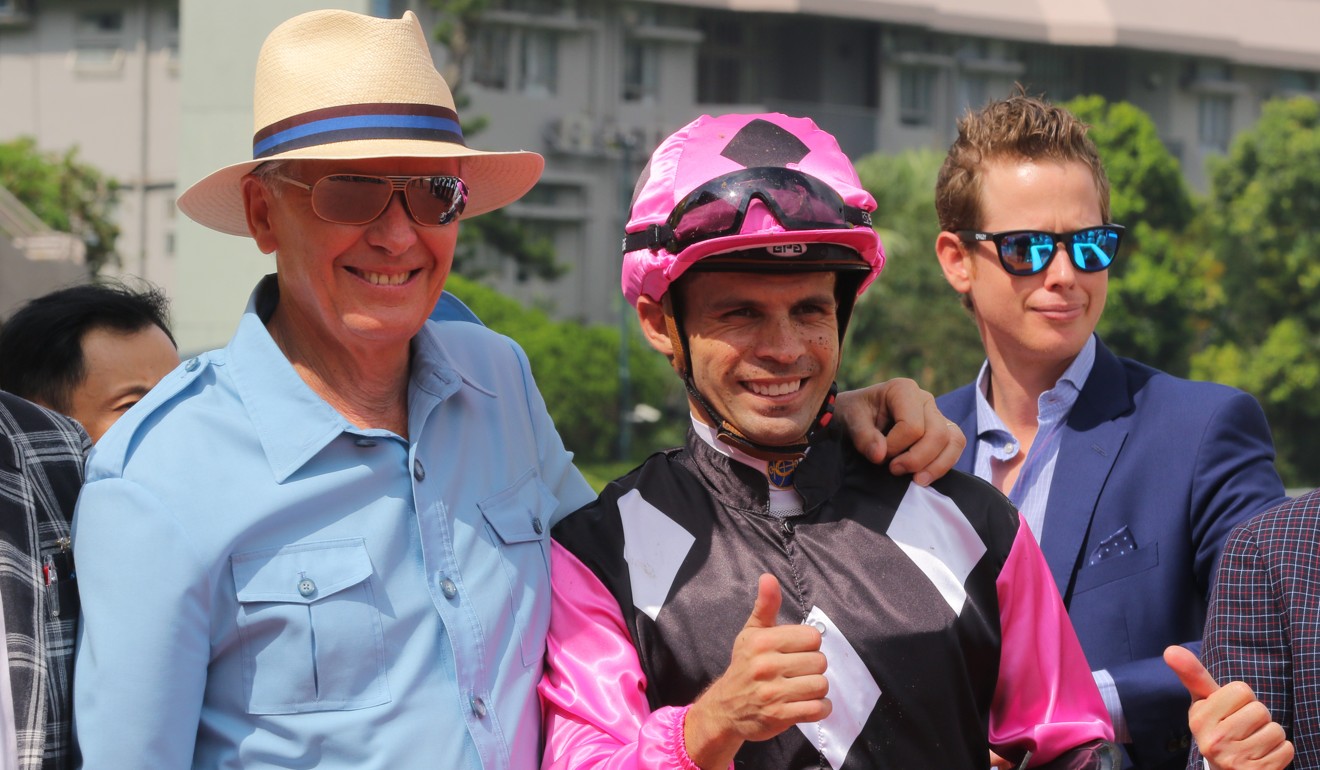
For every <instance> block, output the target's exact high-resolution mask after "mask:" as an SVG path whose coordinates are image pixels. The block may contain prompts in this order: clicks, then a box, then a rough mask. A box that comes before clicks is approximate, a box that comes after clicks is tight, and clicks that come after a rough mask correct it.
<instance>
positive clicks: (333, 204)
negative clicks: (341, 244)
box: [312, 174, 394, 225]
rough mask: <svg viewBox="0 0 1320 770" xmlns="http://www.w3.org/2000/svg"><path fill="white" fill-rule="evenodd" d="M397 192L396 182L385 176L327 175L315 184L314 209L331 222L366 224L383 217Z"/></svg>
mask: <svg viewBox="0 0 1320 770" xmlns="http://www.w3.org/2000/svg"><path fill="white" fill-rule="evenodd" d="M393 194H394V187H393V185H391V184H390V180H388V179H385V178H383V177H378V176H356V175H350V174H338V175H335V176H327V177H324V178H323V179H321V180H320V181H319V182H317V183H316V184H315V185H314V186H313V187H312V209H313V210H314V211H315V212H316V214H317V216H319V217H321V218H322V219H324V220H326V221H328V222H338V223H340V224H344V225H362V224H366V223H367V222H370V221H371V220H373V219H375V218H376V217H378V216H380V213H381V212H382V211H384V210H385V206H387V205H388V204H389V202H390V196H391V195H393Z"/></svg>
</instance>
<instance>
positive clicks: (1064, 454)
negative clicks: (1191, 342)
mask: <svg viewBox="0 0 1320 770" xmlns="http://www.w3.org/2000/svg"><path fill="white" fill-rule="evenodd" d="M936 209H937V213H938V215H939V220H940V227H941V229H942V231H943V232H941V233H940V234H939V236H938V237H937V239H936V242H935V252H936V256H937V257H938V259H939V262H940V266H941V267H942V268H943V271H944V276H945V278H946V279H947V280H948V282H949V284H950V286H952V287H953V289H954V290H955V291H957V292H958V293H959V294H960V295H962V298H963V300H964V305H965V307H967V308H968V309H969V310H970V313H971V316H972V318H973V320H974V321H975V323H976V326H977V329H978V330H979V331H980V335H981V341H982V343H983V345H984V347H985V354H986V361H985V364H984V365H983V366H982V368H981V372H980V374H979V375H978V376H977V378H976V380H975V381H974V382H972V383H970V384H968V385H966V386H965V387H962V388H959V389H958V390H955V391H953V392H952V393H948V394H945V395H944V396H941V397H940V399H939V405H940V409H941V410H942V411H943V412H944V413H945V414H946V415H948V416H949V417H950V419H953V420H955V421H957V422H958V423H959V425H960V426H961V427H962V430H963V432H964V433H966V435H967V437H968V441H969V442H970V443H969V445H968V448H967V451H966V452H964V453H963V456H962V457H961V458H960V459H959V461H958V465H957V467H958V469H959V470H963V471H968V472H972V473H975V474H976V475H977V476H980V477H981V478H983V479H986V480H987V481H990V482H991V483H992V484H994V485H995V486H996V487H997V488H998V489H999V490H1000V491H1002V492H1003V493H1004V494H1006V495H1008V497H1009V499H1010V500H1012V501H1013V502H1014V503H1015V504H1016V505H1017V506H1018V508H1019V509H1020V510H1021V511H1022V513H1023V516H1024V517H1025V518H1026V520H1027V522H1028V524H1029V525H1030V527H1031V530H1032V531H1033V532H1034V533H1036V535H1037V537H1038V538H1039V541H1040V547H1041V550H1042V551H1043V552H1044V553H1045V559H1046V560H1047V561H1048V562H1049V565H1050V570H1051V572H1052V574H1053V577H1054V580H1055V583H1056V584H1057V586H1058V590H1059V593H1060V594H1061V595H1062V596H1063V601H1064V604H1065V605H1066V606H1067V607H1068V613H1069V615H1070V616H1071V618H1072V621H1073V626H1074V627H1075V628H1076V629H1077V635H1078V637H1079V638H1080V639H1081V643H1082V649H1083V650H1085V651H1086V657H1087V659H1088V660H1089V662H1090V665H1091V667H1092V669H1093V673H1094V676H1095V680H1096V682H1097V684H1099V686H1100V692H1101V694H1102V695H1103V696H1104V698H1105V703H1106V705H1107V706H1108V708H1109V713H1110V716H1111V717H1112V719H1113V723H1114V731H1115V734H1116V736H1117V737H1118V739H1119V740H1120V741H1121V742H1123V743H1124V744H1125V748H1126V750H1127V753H1128V757H1129V761H1130V763H1131V764H1132V765H1133V766H1135V767H1139V768H1144V769H1145V770H1156V769H1157V768H1174V767H1181V766H1182V765H1183V763H1184V761H1185V760H1186V756H1187V748H1188V742H1189V733H1188V728H1187V706H1188V698H1187V692H1186V691H1185V690H1184V689H1183V687H1182V685H1181V684H1180V683H1179V681H1178V679H1177V677H1176V676H1174V674H1173V672H1171V671H1169V670H1168V668H1167V667H1166V666H1165V665H1164V662H1163V661H1162V659H1161V654H1162V653H1163V651H1164V648H1165V647H1167V646H1168V645H1170V644H1186V645H1188V646H1190V647H1191V648H1193V649H1195V648H1196V647H1197V645H1198V644H1199V640H1200V638H1201V629H1202V626H1203V625H1204V623H1205V611H1206V601H1207V599H1208V598H1209V595H1210V588H1211V585H1212V584H1213V581H1214V574H1215V565H1216V563H1217V562H1218V560H1219V553H1220V550H1221V549H1222V546H1223V543H1224V540H1225V538H1226V537H1227V536H1228V533H1229V531H1230V530H1232V528H1233V526H1234V525H1236V524H1237V523H1239V522H1241V521H1243V520H1244V519H1246V518H1247V517H1249V516H1251V515H1253V514H1255V513H1259V512H1260V511H1262V510H1264V509H1266V508H1268V507H1270V506H1271V505H1273V504H1275V503H1277V502H1278V501H1280V500H1282V499H1283V497H1284V492H1283V484H1282V482H1281V481H1280V480H1279V476H1278V473H1277V472H1276V471H1275V469H1274V446H1273V442H1272V440H1271V437H1270V430H1269V426H1268V425H1267V424H1266V421H1265V415H1264V413H1263V412H1262V410H1261V408H1260V405H1259V404H1258V403H1257V402H1256V400H1255V399H1254V398H1252V397H1251V396H1250V395H1248V394H1246V393H1243V392H1242V391H1240V390H1236V389H1234V388H1229V387H1225V386H1223V385H1217V384H1212V383H1205V382H1189V381H1187V380H1182V379H1179V378H1177V377H1172V376H1170V375H1168V374H1165V373H1164V372H1161V371H1159V370H1157V369H1153V368H1151V367H1149V366H1146V365H1144V364H1142V363H1139V362H1137V361H1132V360H1129V359H1125V358H1119V357H1118V356H1116V355H1114V354H1113V353H1112V352H1110V350H1109V349H1108V348H1107V347H1105V345H1104V343H1103V342H1101V341H1100V339H1099V338H1098V337H1097V336H1096V334H1095V328H1096V324H1097V322H1098V321H1099V320H1100V316H1101V313H1102V312H1103V311H1104V307H1105V298H1106V292H1107V289H1108V281H1109V273H1108V269H1109V267H1110V265H1111V264H1112V263H1113V261H1114V260H1115V259H1118V258H1121V254H1120V252H1119V244H1120V243H1121V242H1122V239H1123V228H1122V227H1121V226H1119V225H1116V224H1114V223H1113V222H1111V221H1110V214H1109V182H1108V180H1107V178H1106V177H1105V172H1104V168H1103V165H1102V164H1101V161H1100V158H1099V156H1098V154H1097V152H1096V148H1095V145H1094V143H1093V142H1092V140H1091V138H1090V137H1089V136H1088V135H1087V126H1086V125H1085V124H1083V123H1082V122H1081V121H1079V120H1078V119H1077V118H1076V117H1075V116H1074V115H1072V114H1071V113H1069V112H1068V111H1067V110H1064V109H1062V108H1060V107H1057V106H1054V105H1051V104H1048V103H1046V102H1044V101H1042V100H1040V99H1036V98H1032V97H1029V96H1027V95H1025V94H1023V93H1018V94H1016V95H1014V96H1012V97H1010V98H1007V99H1001V100H996V101H993V102H991V103H989V104H988V105H987V106H985V107H984V108H983V109H980V110H978V111H976V112H972V113H969V114H968V115H966V116H965V117H964V118H963V119H962V120H961V121H960V122H959V126H958V138H957V139H956V140H955V141H954V142H953V145H952V146H951V147H950V149H949V154H948V157H947V158H946V159H945V162H944V166H943V168H942V169H941V170H940V174H939V178H938V182H937V187H936Z"/></svg>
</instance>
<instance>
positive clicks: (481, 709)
mask: <svg viewBox="0 0 1320 770" xmlns="http://www.w3.org/2000/svg"><path fill="white" fill-rule="evenodd" d="M472 713H473V714H476V715H477V719H484V718H485V716H486V701H484V700H482V699H481V698H480V697H479V696H476V695H474V696H472Z"/></svg>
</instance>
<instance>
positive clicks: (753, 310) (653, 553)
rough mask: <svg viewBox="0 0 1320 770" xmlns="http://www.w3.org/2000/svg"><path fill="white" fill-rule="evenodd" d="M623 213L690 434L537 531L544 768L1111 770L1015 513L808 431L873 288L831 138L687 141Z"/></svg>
mask: <svg viewBox="0 0 1320 770" xmlns="http://www.w3.org/2000/svg"><path fill="white" fill-rule="evenodd" d="M637 189H638V191H637V195H636V197H635V199H634V201H633V206H632V209H631V216H630V218H629V222H628V225H627V231H626V234H625V237H624V260H623V262H624V264H623V289H624V293H625V295H626V296H627V298H628V300H629V302H630V303H631V304H632V305H633V306H634V307H636V309H637V317H638V320H639V321H640V324H641V328H642V331H643V334H644V335H645V336H646V338H647V340H648V341H649V342H650V344H651V346H652V347H654V348H655V349H656V350H657V351H659V352H661V353H662V354H664V355H665V356H666V357H668V358H669V360H670V362H671V363H672V365H673V367H674V369H675V371H676V372H677V373H678V375H679V376H680V378H681V379H682V380H683V382H684V384H685V386H686V387H687V391H688V402H689V406H690V409H691V427H690V430H689V432H688V435H687V442H686V445H685V446H684V447H682V448H679V449H673V450H670V451H667V452H661V453H658V454H655V455H652V456H651V457H650V458H649V459H648V460H647V461H646V462H645V463H644V464H642V465H641V466H640V467H639V468H637V469H636V470H634V471H632V472H631V473H629V474H628V475H626V476H624V477H622V478H620V479H618V480H616V481H614V482H612V483H611V484H609V485H608V486H607V487H606V489H605V490H604V492H602V494H601V496H600V497H599V498H598V499H597V500H596V502H594V503H592V504H591V505H589V506H587V507H586V508H584V509H583V510H581V511H579V512H577V513H575V514H574V515H573V516H571V517H569V518H568V519H566V520H565V521H563V522H562V523H560V524H559V525H558V526H557V527H555V529H554V530H553V535H554V542H553V545H552V547H551V559H552V565H553V566H552V569H551V577H552V583H553V586H554V589H553V593H552V601H553V604H552V607H551V619H550V637H549V641H548V643H547V655H546V675H545V678H544V679H543V680H542V683H541V694H542V698H543V701H544V703H545V712H546V747H547V748H546V752H547V754H546V761H545V767H546V768H549V769H550V770H577V769H578V768H582V769H586V768H674V769H675V770H677V769H679V768H692V767H699V768H704V769H705V770H713V769H715V768H726V767H729V766H730V765H731V764H733V765H736V766H737V767H749V768H775V769H776V770H807V769H808V768H812V769H814V768H823V767H829V768H834V770H854V769H855V770H863V769H865V770H882V769H883V768H903V769H904V770H910V769H912V768H939V769H940V770H956V769H958V768H963V769H965V770H983V769H984V768H985V767H986V746H987V745H989V746H992V747H994V749H995V751H997V752H999V753H1000V754H1001V755H1003V756H1008V757H1012V758H1013V760H1014V762H1016V763H1021V764H1022V765H1023V766H1028V765H1029V766H1031V767H1049V768H1075V769H1077V770H1081V769H1083V768H1110V767H1114V764H1113V762H1114V761H1115V760H1116V759H1117V758H1118V757H1119V756H1120V755H1119V753H1118V749H1117V747H1116V746H1114V745H1113V744H1112V743H1109V739H1110V738H1112V732H1111V728H1110V726H1109V720H1108V716H1107V714H1106V713H1105V708H1104V703H1103V702H1102V701H1101V700H1100V695H1099V693H1098V692H1097V691H1096V687H1095V684H1094V682H1093V681H1092V679H1091V675H1090V669H1089V668H1088V667H1087V665H1086V659H1085V658H1084V657H1083V656H1082V651H1081V647H1080V646H1079V645H1078V643H1077V638H1076V636H1075V635H1074V633H1073V631H1072V627H1071V625H1070V624H1069V622H1068V616H1067V613H1066V612H1065V611H1064V608H1063V604H1062V603H1061V602H1060V601H1059V596H1058V593H1057V592H1056V591H1055V590H1054V586H1053V583H1052V581H1051V580H1050V577H1049V571H1048V568H1047V567H1046V565H1045V561H1044V559H1043V558H1042V557H1041V554H1040V549H1039V548H1038V547H1037V545H1036V541H1035V540H1034V539H1033V538H1032V536H1031V534H1030V532H1028V531H1027V529H1026V527H1025V525H1024V524H1023V523H1022V520H1021V518H1020V517H1019V516H1018V513H1017V511H1015V510H1013V507H1012V506H1011V505H1009V504H1008V502H1007V501H1006V500H1005V499H1004V497H1003V496H1002V495H1000V494H999V493H997V492H995V491H994V489H992V488H991V487H990V486H988V485H987V484H985V483H984V482H982V481H980V480H979V479H975V478H973V477H971V476H969V475H966V474H960V473H951V474H949V475H948V476H946V477H944V478H942V479H940V480H939V481H937V482H935V483H934V484H933V485H931V486H930V487H929V488H924V487H919V486H917V485H915V484H913V483H912V482H911V480H910V479H909V478H907V477H897V476H894V475H891V474H889V473H886V472H884V471H883V470H881V469H878V468H877V467H876V466H875V465H873V464H872V463H871V462H869V461H868V460H866V459H864V458H862V457H860V456H859V455H858V454H857V453H856V452H855V451H852V449H851V447H849V446H848V445H847V442H846V441H844V440H843V438H842V436H840V435H839V434H838V433H837V432H836V431H834V430H832V428H833V427H834V426H833V425H832V420H831V412H830V410H831V406H832V403H833V399H834V395H833V393H834V377H835V373H836V372H837V370H838V366H839V361H840V355H841V348H842V343H843V337H844V332H845V330H846V327H847V323H848V319H849V316H850V314H851V311H852V307H853V303H854V301H855V300H856V299H857V297H858V296H859V295H860V294H861V293H862V292H863V291H864V290H865V289H866V287H867V286H868V285H869V284H870V283H871V282H872V281H873V280H874V279H875V278H876V277H877V276H878V275H879V273H880V270H881V267H882V266H883V265H884V252H883V249H882V248H881V244H880V239H879V237H878V236H877V234H876V232H875V230H874V229H872V225H871V212H872V211H874V210H875V205H876V204H875V199H874V198H873V197H872V196H871V195H870V193H868V192H866V191H865V190H864V189H863V188H862V186H861V182H860V181H859V180H858V178H857V173H856V171H855V170H854V169H853V166H852V164H851V163H850V162H849V160H848V158H847V157H846V156H845V155H844V154H843V152H842V151H841V150H840V149H839V147H838V144H837V142H836V141H835V139H834V137H833V136H831V135H830V134H828V133H826V132H825V131H822V130H820V129H819V128H817V127H816V125H815V123H813V122H812V121H811V120H809V119H806V118H791V117H788V116H785V115H781V114H763V115H723V116H718V117H710V116H703V117H701V118H698V119H697V120H695V121H693V122H692V123H689V124H688V125H687V126H684V127H683V128H681V129H679V130H678V131H677V132H675V133H674V134H673V135H672V136H670V137H669V138H668V139H666V140H664V141H663V142H661V144H660V147H659V148H658V149H657V150H656V151H655V154H654V155H653V156H652V157H651V161H650V163H649V165H648V166H647V168H646V170H645V171H643V173H642V178H641V180H640V181H639V182H638V188H637ZM752 597H755V601H754V602H753V601H752ZM749 609H750V611H751V614H750V617H749V616H748V615H747V614H746V613H747V612H748V610H749ZM1028 758H1029V761H1028Z"/></svg>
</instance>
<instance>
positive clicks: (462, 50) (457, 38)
mask: <svg viewBox="0 0 1320 770" xmlns="http://www.w3.org/2000/svg"><path fill="white" fill-rule="evenodd" d="M429 2H430V4H431V7H432V8H435V9H436V10H437V11H439V21H438V22H437V23H436V26H435V29H434V30H432V36H433V37H434V39H435V40H436V42H438V43H440V44H441V45H443V46H444V47H445V50H446V51H447V52H448V54H449V62H448V64H447V65H446V66H445V67H444V71H443V73H442V74H443V75H444V78H445V82H446V83H447V84H448V85H449V90H450V92H451V93H452V94H453V95H454V106H455V108H456V109H457V111H458V113H459V115H464V114H467V108H468V107H469V106H470V105H471V102H472V99H471V97H470V96H469V95H468V93H467V89H466V87H465V86H466V80H465V78H464V73H465V71H466V65H467V62H468V60H469V57H470V55H471V52H472V38H473V36H474V35H475V34H476V30H477V28H478V26H479V25H480V23H481V16H482V14H483V13H485V11H486V10H487V9H488V8H489V6H490V0H429ZM488 122H489V121H488V119H487V118H486V117H485V116H484V115H477V116H469V117H468V118H467V119H466V120H463V121H462V127H463V136H464V138H465V139H466V140H468V141H470V140H471V139H472V137H474V136H476V135H477V134H479V133H481V131H482V129H484V128H485V127H486V125H487V123H488ZM485 248H493V249H494V250H495V251H497V252H498V253H499V254H501V255H503V256H504V257H507V258H508V259H510V260H512V261H513V263H514V265H515V266H516V268H517V277H518V280H520V281H523V280H526V279H528V278H530V277H537V278H545V279H553V278H558V277H559V276H560V275H563V273H564V267H563V265H561V264H560V263H559V262H558V261H557V260H556V259H555V248H554V243H553V242H552V241H551V240H550V239H549V238H547V237H545V236H544V235H541V234H538V233H536V232H534V231H533V230H532V229H530V228H528V227H527V226H526V225H524V224H523V223H522V222H520V221H518V220H517V219H514V218H513V217H510V216H509V215H508V214H507V213H506V212H505V211H504V210H502V209H501V210H497V211H492V212H490V213H488V214H483V215H482V216H480V217H474V218H472V219H470V220H465V221H464V226H463V228H462V230H460V231H459V240H458V246H457V248H456V249H455V250H454V269H455V270H457V271H460V272H461V273H462V274H463V275H466V276H468V277H470V278H475V277H479V276H480V275H481V274H482V273H483V272H484V271H483V269H482V266H481V265H482V260H481V259H480V254H481V253H482V251H483V250H484V249H485Z"/></svg>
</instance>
